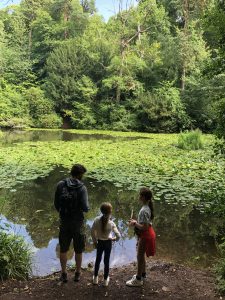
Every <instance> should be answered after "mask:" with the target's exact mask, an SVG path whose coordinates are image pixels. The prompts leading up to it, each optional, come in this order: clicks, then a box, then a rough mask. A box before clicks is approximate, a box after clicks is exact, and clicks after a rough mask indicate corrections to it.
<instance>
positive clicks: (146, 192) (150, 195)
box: [140, 187, 155, 220]
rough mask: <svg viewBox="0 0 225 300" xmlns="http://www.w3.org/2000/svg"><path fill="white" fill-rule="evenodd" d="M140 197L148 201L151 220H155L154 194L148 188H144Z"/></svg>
mask: <svg viewBox="0 0 225 300" xmlns="http://www.w3.org/2000/svg"><path fill="white" fill-rule="evenodd" d="M140 196H141V197H143V198H144V199H145V200H146V201H148V205H149V208H150V210H151V219H152V220H153V219H154V217H155V216H154V205H153V193H152V191H151V190H150V189H149V188H147V187H143V188H141V189H140Z"/></svg>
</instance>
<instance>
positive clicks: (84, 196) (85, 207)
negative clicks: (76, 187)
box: [80, 186, 89, 212]
mask: <svg viewBox="0 0 225 300" xmlns="http://www.w3.org/2000/svg"><path fill="white" fill-rule="evenodd" d="M80 203H81V209H82V211H83V212H88V211H89V202H88V192H87V188H86V186H83V187H82V188H81V191H80Z"/></svg>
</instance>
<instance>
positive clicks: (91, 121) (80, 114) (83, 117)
mask: <svg viewBox="0 0 225 300" xmlns="http://www.w3.org/2000/svg"><path fill="white" fill-rule="evenodd" d="M73 106H74V109H73V111H72V113H71V122H72V125H73V127H74V128H82V129H85V128H86V129H91V128H93V127H95V124H96V120H95V115H94V113H93V111H92V109H91V107H90V106H88V105H87V104H83V103H79V102H75V103H74V105H73Z"/></svg>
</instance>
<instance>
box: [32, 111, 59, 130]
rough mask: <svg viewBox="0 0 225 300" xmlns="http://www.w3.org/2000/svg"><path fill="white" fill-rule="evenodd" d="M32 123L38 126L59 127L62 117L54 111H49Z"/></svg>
mask: <svg viewBox="0 0 225 300" xmlns="http://www.w3.org/2000/svg"><path fill="white" fill-rule="evenodd" d="M34 124H35V127H38V128H60V127H62V118H60V117H59V116H58V115H57V114H56V113H51V114H48V115H42V116H40V117H39V118H38V120H36V121H35V123H34Z"/></svg>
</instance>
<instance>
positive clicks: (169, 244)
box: [0, 132, 218, 276]
mask: <svg viewBox="0 0 225 300" xmlns="http://www.w3.org/2000/svg"><path fill="white" fill-rule="evenodd" d="M25 134H27V133H25ZM45 134H46V133H44V136H45V138H46V135H45ZM52 134H53V136H51V134H50V132H48V139H51V138H52V139H54V138H55V133H54V132H53V133H52ZM57 134H59V133H57ZM21 138H24V137H23V135H22V134H21ZM31 138H32V139H33V136H32V135H30V136H29V139H31ZM43 138H44V137H43V136H42V135H41V133H39V137H38V139H43ZM76 138H78V139H79V138H83V139H85V138H87V136H86V135H84V136H82V137H81V136H80V135H79V136H76V134H74V137H73V139H74V140H76ZM91 138H93V139H94V138H97V139H99V138H106V137H105V136H102V137H101V136H97V137H95V136H94V135H92V137H91ZM107 138H109V137H107ZM26 139H28V138H27V137H26ZM13 140H14V141H15V139H13ZM21 141H22V140H20V142H21ZM23 141H24V139H23ZM8 143H12V141H11V142H8ZM67 176H68V170H67V169H65V168H63V167H55V169H54V170H53V171H52V172H51V173H50V174H49V175H48V176H46V177H43V178H41V177H40V178H37V179H35V180H30V181H25V182H23V183H20V184H17V185H16V186H15V187H13V189H2V190H1V192H0V197H1V199H3V200H4V201H2V203H3V204H2V209H1V212H2V218H1V225H2V226H3V227H4V226H6V227H7V228H9V230H10V231H11V232H14V233H16V234H19V235H22V236H24V237H25V239H26V240H27V241H28V243H29V244H30V245H31V248H32V251H33V252H34V263H33V274H34V275H38V276H43V275H47V274H49V273H52V272H53V271H57V270H59V269H60V266H59V259H58V258H59V245H58V238H57V236H58V215H57V213H56V211H55V209H54V206H53V198H54V191H55V187H56V184H57V182H58V181H59V180H61V179H63V178H65V177H67ZM84 181H85V184H86V186H87V188H88V192H89V198H90V206H91V210H90V212H89V213H88V214H87V217H86V229H87V247H86V252H85V254H84V266H86V265H87V264H88V263H89V262H93V261H94V258H95V251H94V250H93V246H92V242H91V236H90V227H91V225H92V222H93V219H94V218H95V217H96V216H97V215H98V214H99V207H100V204H101V203H102V202H104V201H109V202H111V203H112V205H113V208H114V211H113V218H114V219H115V222H116V224H117V225H118V228H119V230H120V231H121V233H122V239H121V240H120V241H119V242H118V243H115V244H114V246H113V251H112V257H111V266H119V265H124V264H127V263H130V262H132V261H134V260H135V255H136V254H135V251H136V249H135V245H136V239H135V237H134V234H133V231H132V230H129V229H128V226H127V221H128V220H129V218H130V214H131V211H132V209H134V210H135V213H137V212H138V209H139V203H138V201H137V192H135V191H128V190H126V189H123V188H121V187H120V188H118V187H116V186H115V185H114V184H113V183H110V182H108V181H101V182H100V181H97V180H96V179H94V178H90V177H87V178H85V179H84ZM155 210H156V219H155V221H154V227H155V230H156V233H157V255H156V257H155V258H154V259H165V260H168V261H173V262H177V263H182V264H187V265H191V266H198V267H211V266H212V265H213V263H214V261H215V259H216V258H217V255H218V253H217V248H216V243H215V240H214V239H213V238H212V237H210V234H209V233H210V231H211V227H212V225H213V223H214V220H213V219H211V218H210V217H209V216H208V215H206V214H204V213H202V212H200V211H199V210H198V209H197V208H194V207H193V204H191V203H190V204H188V205H184V204H178V203H177V204H172V203H167V202H165V201H164V200H163V198H162V199H161V200H158V201H155ZM73 255H74V253H73V250H72V249H71V251H70V252H69V258H70V261H69V263H70V264H73V263H74V262H73Z"/></svg>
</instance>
